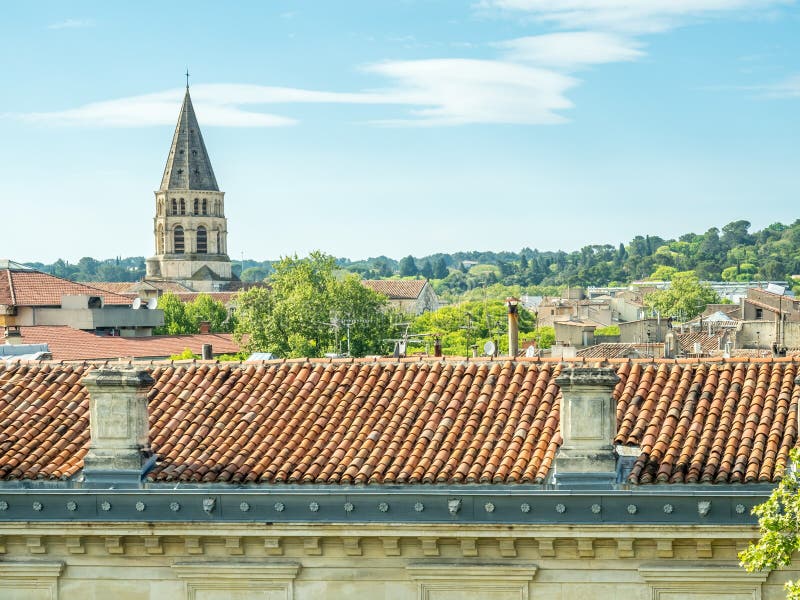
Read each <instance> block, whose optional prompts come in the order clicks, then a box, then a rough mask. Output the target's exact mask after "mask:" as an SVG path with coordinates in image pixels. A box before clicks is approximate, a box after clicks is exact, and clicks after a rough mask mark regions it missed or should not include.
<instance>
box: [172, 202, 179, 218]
mask: <svg viewBox="0 0 800 600" xmlns="http://www.w3.org/2000/svg"><path fill="white" fill-rule="evenodd" d="M172 214H173V215H177V214H178V201H177V200H175V198H173V199H172Z"/></svg>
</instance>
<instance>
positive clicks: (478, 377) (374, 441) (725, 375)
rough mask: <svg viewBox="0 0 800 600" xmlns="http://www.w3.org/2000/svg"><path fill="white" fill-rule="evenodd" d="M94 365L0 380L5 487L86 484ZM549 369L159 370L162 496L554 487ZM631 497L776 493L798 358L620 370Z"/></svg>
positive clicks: (791, 426) (553, 389) (153, 405)
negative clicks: (288, 489) (39, 481)
mask: <svg viewBox="0 0 800 600" xmlns="http://www.w3.org/2000/svg"><path fill="white" fill-rule="evenodd" d="M91 368H93V367H92V366H90V365H58V364H52V363H42V364H26V363H23V364H14V365H7V366H4V367H3V366H0V478H1V479H20V478H24V479H36V478H44V479H58V478H67V477H71V476H73V475H75V474H76V473H77V472H78V471H79V470H80V468H81V467H82V461H83V457H84V455H85V453H86V451H87V447H88V442H89V435H88V421H87V419H88V415H87V412H88V400H87V397H86V392H85V390H84V388H83V386H82V385H81V378H82V377H83V375H84V374H85V373H86V372H88V370H90V369H91ZM561 369H562V364H559V363H556V362H550V361H539V360H520V361H516V362H490V361H472V360H471V361H469V362H454V361H447V360H445V361H442V360H438V361H418V360H417V361H412V360H403V361H399V362H397V361H394V360H391V361H388V360H378V361H350V360H347V361H332V362H331V361H297V362H271V363H263V364H246V365H241V366H231V365H225V364H222V365H216V364H207V363H198V364H196V365H188V366H187V365H170V364H154V365H153V366H151V367H149V370H150V372H151V374H152V376H153V378H154V379H155V381H156V383H155V385H154V387H153V389H152V390H151V391H150V394H149V414H150V441H151V445H152V448H153V450H154V451H155V452H156V454H157V455H158V457H159V459H158V462H157V463H156V466H155V467H154V469H153V470H152V471H151V472H150V474H149V478H150V479H151V480H154V481H159V482H177V481H187V482H192V481H193V482H230V483H275V484H281V483H325V484H420V483H431V484H435V483H447V484H462V483H506V484H513V483H541V482H543V481H544V480H545V478H546V477H547V474H548V471H549V469H550V466H551V463H552V460H553V457H554V456H555V453H556V450H557V449H558V445H559V443H560V442H561V436H560V434H559V432H558V422H559V406H560V391H559V388H558V386H557V385H556V383H555V376H556V375H557V374H558V373H559V372H560V371H561ZM617 372H618V374H619V376H620V382H619V383H618V384H617V386H616V388H615V391H614V396H615V398H616V399H617V423H618V433H617V437H616V440H615V441H616V443H620V444H625V445H630V446H639V447H640V448H641V454H640V456H639V458H638V460H637V461H636V463H635V464H634V467H633V471H632V472H631V475H630V481H631V482H632V483H639V484H646V483H697V482H702V483H733V482H758V481H763V482H774V481H776V480H777V479H778V478H779V477H780V476H781V474H782V472H783V469H784V468H785V465H786V463H787V457H788V452H789V450H790V449H791V448H792V447H794V446H795V444H796V441H797V407H798V401H800V385H797V384H795V377H796V376H797V373H798V365H797V363H795V362H792V361H791V360H775V361H773V360H758V359H755V360H754V361H752V362H747V361H745V362H737V363H730V362H723V361H717V362H697V361H694V362H693V361H678V362H676V361H657V362H649V361H648V362H639V361H624V362H621V363H617Z"/></svg>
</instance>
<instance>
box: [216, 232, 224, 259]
mask: <svg viewBox="0 0 800 600" xmlns="http://www.w3.org/2000/svg"><path fill="white" fill-rule="evenodd" d="M221 242H222V239H221V238H220V235H219V231H218V232H217V254H222V253H223V252H224V251H223V249H222V245H221Z"/></svg>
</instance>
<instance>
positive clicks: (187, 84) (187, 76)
mask: <svg viewBox="0 0 800 600" xmlns="http://www.w3.org/2000/svg"><path fill="white" fill-rule="evenodd" d="M186 89H187V90H188V89H189V67H186Z"/></svg>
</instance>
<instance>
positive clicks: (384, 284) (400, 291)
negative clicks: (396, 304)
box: [361, 279, 428, 300]
mask: <svg viewBox="0 0 800 600" xmlns="http://www.w3.org/2000/svg"><path fill="white" fill-rule="evenodd" d="M361 283H362V284H363V285H365V286H366V287H368V288H370V289H372V290H375V291H376V292H378V293H379V294H383V295H384V296H387V297H388V298H389V299H390V300H401V299H416V298H419V295H420V294H421V293H422V288H424V287H425V284H426V283H428V280H427V279H364V280H362V281H361Z"/></svg>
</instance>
